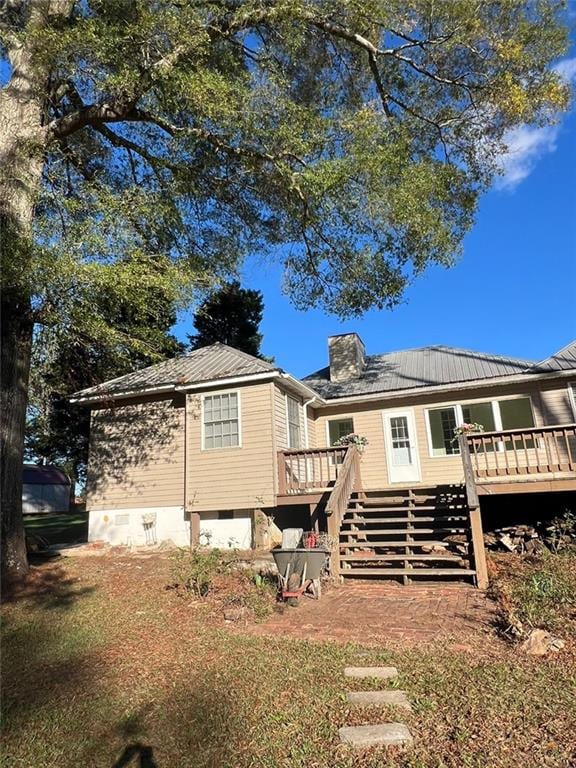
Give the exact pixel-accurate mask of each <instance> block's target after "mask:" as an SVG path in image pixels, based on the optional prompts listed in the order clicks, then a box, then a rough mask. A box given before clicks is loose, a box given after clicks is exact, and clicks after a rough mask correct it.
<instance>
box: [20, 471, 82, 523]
mask: <svg viewBox="0 0 576 768" xmlns="http://www.w3.org/2000/svg"><path fill="white" fill-rule="evenodd" d="M23 480H24V484H23V488H22V511H23V513H24V514H25V515H35V514H38V513H41V512H69V511H70V496H71V483H70V478H69V477H68V475H66V474H65V473H64V472H62V470H60V469H57V467H53V466H50V465H45V466H39V465H37V464H24V478H23Z"/></svg>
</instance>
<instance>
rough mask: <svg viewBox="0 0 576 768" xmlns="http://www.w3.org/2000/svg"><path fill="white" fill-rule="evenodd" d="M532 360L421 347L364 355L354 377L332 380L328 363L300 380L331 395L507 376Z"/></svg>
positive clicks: (445, 348) (321, 393) (454, 349)
mask: <svg viewBox="0 0 576 768" xmlns="http://www.w3.org/2000/svg"><path fill="white" fill-rule="evenodd" d="M533 364H534V363H533V361H530V360H519V359H517V358H513V357H503V356H501V355H491V354H485V353H483V352H474V351H472V350H469V349H456V348H453V347H443V346H437V347H436V346H435V347H421V348H419V349H406V350H402V351H400V352H389V353H387V354H384V355H370V356H367V357H366V366H365V368H364V371H363V373H362V375H361V376H360V377H359V378H357V379H352V380H350V381H341V382H331V381H330V368H329V367H327V368H322V370H320V371H317V372H316V373H312V374H310V375H309V376H306V377H305V378H304V379H302V381H304V383H305V384H307V385H308V386H309V387H312V389H315V390H316V391H317V392H318V393H319V394H320V395H322V397H324V398H326V399H331V398H338V397H349V396H351V395H366V394H373V393H378V392H394V391H398V390H402V389H413V388H415V387H423V388H424V387H436V386H438V385H442V384H454V383H457V382H461V381H462V382H464V381H476V380H481V379H491V378H494V377H498V376H510V375H513V374H519V373H523V372H525V371H526V369H527V367H528V366H532V365H533Z"/></svg>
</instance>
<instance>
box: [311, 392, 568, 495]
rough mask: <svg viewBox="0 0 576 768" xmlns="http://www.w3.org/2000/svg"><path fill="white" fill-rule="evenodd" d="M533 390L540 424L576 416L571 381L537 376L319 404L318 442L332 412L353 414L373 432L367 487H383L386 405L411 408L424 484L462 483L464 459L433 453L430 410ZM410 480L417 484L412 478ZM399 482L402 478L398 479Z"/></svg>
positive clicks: (324, 440) (366, 457)
mask: <svg viewBox="0 0 576 768" xmlns="http://www.w3.org/2000/svg"><path fill="white" fill-rule="evenodd" d="M523 396H524V397H525V396H529V397H530V398H531V402H532V410H533V414H534V421H535V424H536V426H545V425H549V424H562V423H569V422H571V421H572V420H573V417H572V414H571V408H570V401H569V398H568V390H567V386H566V382H565V381H564V382H544V383H538V382H533V383H529V384H524V385H523V386H520V385H519V384H515V385H511V386H501V387H485V388H483V389H482V388H478V389H477V390H476V391H474V392H473V393H472V392H470V390H467V391H461V392H457V391H454V392H451V393H450V395H449V397H447V396H446V394H444V395H443V394H441V393H440V394H437V395H428V396H427V397H426V396H420V397H415V396H411V397H407V398H406V399H401V398H398V399H388V400H386V399H385V398H383V399H382V400H378V401H372V402H369V403H357V404H355V405H351V404H349V403H347V404H345V405H344V404H343V405H341V406H336V405H334V406H329V407H327V408H323V409H317V410H316V422H315V424H316V429H315V433H316V441H317V445H318V446H326V445H328V436H327V427H326V423H327V421H328V420H329V419H332V418H352V419H353V420H354V430H355V432H357V433H358V434H360V435H364V436H365V437H367V438H368V442H369V444H368V446H367V447H366V449H365V451H364V454H363V457H362V464H361V474H362V482H363V485H364V487H365V489H366V490H370V489H374V490H377V489H381V488H384V487H386V486H387V485H388V484H389V480H388V468H387V463H386V453H385V438H384V425H383V418H382V412H383V411H384V410H401V409H403V408H405V409H406V410H412V412H413V414H414V422H415V427H416V439H417V442H418V453H419V457H420V469H421V476H422V478H421V484H422V485H443V484H450V483H461V482H463V480H464V477H463V470H462V460H461V458H460V456H459V455H458V454H455V455H453V456H434V457H433V456H430V445H429V441H428V432H427V426H426V410H427V409H428V408H438V407H443V406H449V405H454V404H456V403H470V402H474V401H478V402H483V401H491V400H498V399H504V398H508V397H523ZM410 485H414V483H411V484H410ZM399 486H400V484H399Z"/></svg>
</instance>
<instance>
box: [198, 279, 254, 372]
mask: <svg viewBox="0 0 576 768" xmlns="http://www.w3.org/2000/svg"><path fill="white" fill-rule="evenodd" d="M263 312H264V300H263V298H262V293H261V292H260V291H255V290H252V289H250V288H241V287H240V283H239V282H238V281H237V280H233V281H232V282H230V283H227V284H226V285H224V286H223V287H222V288H220V289H218V290H217V291H215V292H214V293H213V294H212V295H211V296H209V297H208V298H207V299H206V300H205V301H204V302H203V303H202V304H201V305H200V307H199V308H198V310H197V311H196V312H195V314H194V327H195V328H196V330H197V333H196V334H195V335H191V336H188V339H189V340H190V346H191V348H192V349H198V348H199V347H207V346H208V345H209V344H214V342H216V341H220V342H222V344H228V346H230V347H234V348H235V349H241V350H242V351H243V352H247V353H248V354H249V355H254V356H255V357H262V354H261V352H260V345H261V343H262V334H261V333H259V330H258V329H259V326H260V323H261V322H262V315H263Z"/></svg>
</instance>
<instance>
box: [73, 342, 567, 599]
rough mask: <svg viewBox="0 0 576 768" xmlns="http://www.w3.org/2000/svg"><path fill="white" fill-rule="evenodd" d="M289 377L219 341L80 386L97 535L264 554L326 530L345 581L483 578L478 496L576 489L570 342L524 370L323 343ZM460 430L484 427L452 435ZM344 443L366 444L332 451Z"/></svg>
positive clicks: (489, 360) (471, 356) (434, 350)
mask: <svg viewBox="0 0 576 768" xmlns="http://www.w3.org/2000/svg"><path fill="white" fill-rule="evenodd" d="M328 356H329V364H328V366H327V367H325V368H322V369H320V370H318V371H317V372H316V373H313V374H311V375H310V376H307V377H305V378H304V379H302V380H298V379H296V378H294V377H293V376H291V375H290V374H289V373H286V372H285V371H283V370H282V369H281V368H280V367H278V366H276V365H272V364H270V363H268V362H265V361H263V360H260V359H257V358H255V357H252V356H250V355H247V354H245V353H243V352H240V351H238V350H236V349H232V348H230V347H227V346H226V345H223V344H214V345H212V346H209V347H204V348H202V349H198V350H195V351H193V352H191V353H189V354H186V355H183V356H181V357H178V358H175V359H172V360H167V361H165V362H162V363H159V364H157V365H153V366H151V367H149V368H145V369H143V370H139V371H136V372H134V373H130V374H128V375H126V376H122V377H120V378H117V379H114V380H112V381H108V382H105V383H104V384H101V385H99V386H97V387H92V388H90V389H86V390H83V391H82V392H79V393H77V395H75V396H74V400H75V401H76V402H83V403H86V404H87V405H89V406H90V407H91V409H92V419H91V440H90V459H89V470H88V484H87V494H88V495H87V509H88V510H89V512H90V528H89V538H90V539H91V540H95V539H104V540H106V541H109V542H111V543H113V544H120V543H128V544H130V543H135V544H137V543H145V542H150V541H161V540H163V539H171V540H173V541H174V542H176V543H177V544H180V545H183V544H187V543H188V542H190V541H191V542H193V543H201V544H207V545H210V546H219V547H228V546H233V547H241V548H243V547H249V546H262V545H265V544H266V543H267V542H268V539H267V535H268V533H269V532H270V528H271V526H272V527H274V526H277V527H279V528H284V527H302V528H304V529H311V528H314V529H316V530H320V531H321V530H324V531H327V532H328V534H329V535H330V536H331V537H332V540H333V543H334V544H335V546H334V551H333V555H332V558H331V564H332V569H333V571H334V572H335V573H339V574H341V575H342V576H347V577H348V576H377V575H387V576H392V577H399V578H402V579H403V580H404V581H405V582H407V581H409V580H411V579H412V578H414V577H420V576H435V577H438V578H444V577H447V578H450V577H451V576H457V577H459V578H463V577H464V578H468V577H469V578H472V579H475V580H476V582H477V583H478V584H480V585H483V584H484V583H485V580H486V577H485V564H484V550H483V545H482V524H481V514H480V507H481V506H482V498H483V497H484V496H485V495H486V494H490V495H493V494H501V493H504V494H511V493H514V494H518V493H533V492H535V491H539V492H551V493H553V492H555V491H564V492H565V491H575V490H576V432H575V430H576V426H575V422H576V404H575V400H574V392H575V390H576V342H575V343H573V344H571V345H568V346H566V347H565V348H564V349H562V350H560V351H559V352H557V353H556V354H554V355H552V356H551V357H550V358H548V359H546V360H544V361H541V362H539V363H534V362H532V361H529V360H520V359H515V358H509V357H503V356H500V355H492V354H483V353H479V352H472V351H469V350H465V349H454V348H451V347H443V346H432V347H424V348H421V349H410V350H404V351H400V352H391V353H387V354H382V355H369V356H368V355H366V352H365V349H364V345H363V343H362V341H361V339H360V338H359V337H358V336H357V335H356V334H355V333H349V334H343V335H339V336H331V337H330V338H329V339H328ZM463 423H477V424H480V425H482V427H483V430H484V431H482V432H478V433H470V434H462V435H461V436H459V437H456V435H455V430H456V429H457V428H458V427H459V426H460V425H461V424H463ZM350 433H356V434H359V435H362V436H363V437H365V438H367V440H368V444H367V446H366V447H365V448H364V449H363V450H361V449H359V448H358V447H357V446H356V445H349V446H338V445H336V444H337V443H338V440H339V439H340V438H342V437H343V436H345V435H348V434H350Z"/></svg>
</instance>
